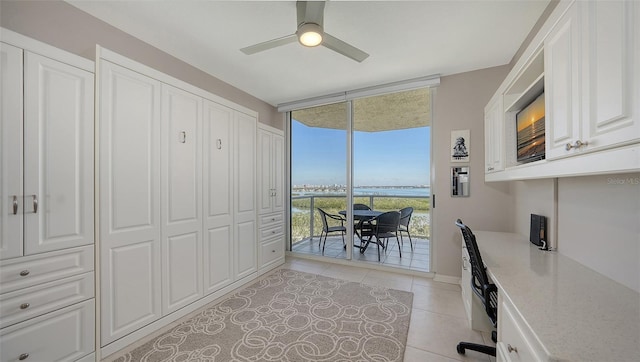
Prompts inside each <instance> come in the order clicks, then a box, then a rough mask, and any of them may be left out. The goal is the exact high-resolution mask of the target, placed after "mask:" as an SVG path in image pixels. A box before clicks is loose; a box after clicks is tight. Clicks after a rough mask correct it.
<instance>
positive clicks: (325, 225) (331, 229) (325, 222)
mask: <svg viewBox="0 0 640 362" xmlns="http://www.w3.org/2000/svg"><path fill="white" fill-rule="evenodd" d="M317 209H318V211H319V212H320V218H321V219H322V231H321V232H320V241H319V242H318V247H320V244H322V254H324V247H325V245H326V244H327V236H328V235H329V234H330V233H340V234H341V236H342V245H343V247H345V248H346V247H347V244H346V243H345V242H344V236H345V235H346V234H347V228H346V227H345V226H344V221H345V220H344V218H342V216H340V215H335V214H329V213H327V212H325V211H324V210H322V209H321V208H319V207H318V208H317ZM329 220H334V221H333V222H331V223H332V224H335V223H336V221H339V222H340V225H334V226H330V225H329V223H330V222H329ZM322 236H324V243H323V241H322Z"/></svg>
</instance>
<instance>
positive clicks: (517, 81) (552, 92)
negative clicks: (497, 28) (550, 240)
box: [485, 1, 640, 181]
mask: <svg viewBox="0 0 640 362" xmlns="http://www.w3.org/2000/svg"><path fill="white" fill-rule="evenodd" d="M639 14H640V4H638V3H637V2H633V1H606V2H604V1H602V2H601V1H596V2H581V1H561V2H560V3H559V4H558V5H557V7H556V9H555V10H554V12H553V13H552V14H551V15H550V16H549V18H548V19H547V22H546V23H545V24H544V25H543V26H542V28H541V29H540V31H539V33H538V34H537V35H536V37H534V39H533V41H532V42H531V44H530V46H529V47H528V48H527V50H525V52H524V54H523V57H522V58H521V59H520V60H519V61H518V62H517V63H516V65H515V66H514V68H513V70H512V72H511V73H510V74H509V75H508V76H507V79H505V81H504V82H503V84H502V85H501V86H500V88H499V89H498V91H497V92H496V95H495V96H494V97H493V98H492V101H491V102H490V103H489V104H488V105H487V108H486V110H485V118H495V116H491V112H492V109H495V104H496V102H497V100H496V99H502V100H503V103H504V109H503V113H502V114H503V115H504V128H501V129H502V130H503V131H504V136H503V138H502V140H503V143H502V144H503V145H504V159H505V167H504V170H502V171H500V172H492V171H493V170H489V168H488V167H487V168H486V171H487V174H486V176H485V179H486V180H487V181H505V180H522V179H530V178H545V177H562V176H578V175H592V174H605V173H617V172H637V171H640V156H639V154H640V143H639V141H640V106H639V103H640V101H639V98H640V74H639V73H640V66H639V63H640V46H639V43H640V40H639V39H640V36H638V35H637V34H639V33H640V32H639V28H640V27H639V26H638V24H637V23H638V20H640V15H639ZM535 76H538V77H539V78H537V79H536V78H535ZM527 84H530V86H529V88H528V89H527V90H524V91H523V92H519V91H514V89H516V90H519V89H521V86H520V85H527ZM514 85H518V86H514ZM542 92H544V94H545V96H544V99H545V115H544V116H545V122H544V128H545V130H544V142H545V151H546V152H545V158H544V159H542V160H538V161H535V162H530V163H523V162H520V161H518V158H517V157H516V154H517V147H518V146H517V145H518V144H520V145H522V140H518V139H517V138H516V135H517V134H520V135H521V133H518V132H517V131H516V114H518V112H519V111H521V110H522V109H523V108H524V107H525V106H526V105H527V104H528V102H530V101H531V100H532V99H533V97H535V96H536V95H539V94H540V93H542ZM485 135H486V136H485V143H486V144H487V148H489V149H490V147H492V146H491V145H493V144H496V140H495V139H494V137H495V131H491V132H490V129H488V130H485ZM486 156H487V160H486V161H487V164H488V163H489V162H494V160H493V159H492V157H494V156H493V155H490V154H489V153H487V155H486Z"/></svg>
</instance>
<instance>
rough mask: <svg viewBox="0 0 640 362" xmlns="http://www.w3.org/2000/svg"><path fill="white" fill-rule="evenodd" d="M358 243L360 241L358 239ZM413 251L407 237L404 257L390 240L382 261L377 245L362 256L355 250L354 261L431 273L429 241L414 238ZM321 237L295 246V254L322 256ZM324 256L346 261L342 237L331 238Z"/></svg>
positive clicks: (381, 252)
mask: <svg viewBox="0 0 640 362" xmlns="http://www.w3.org/2000/svg"><path fill="white" fill-rule="evenodd" d="M355 240H356V243H359V240H358V239H357V238H356V239H355ZM412 240H413V251H412V250H411V245H410V244H409V239H408V238H407V237H406V236H405V238H404V242H403V243H402V244H401V248H402V257H400V253H399V252H398V243H397V242H396V240H395V239H393V238H392V239H390V240H389V249H388V250H383V249H380V261H378V249H377V248H376V245H375V244H370V245H369V247H368V248H367V250H366V251H365V252H364V254H360V252H359V249H358V248H353V253H352V255H353V259H354V260H358V261H363V262H367V263H372V264H382V265H385V266H392V267H396V268H403V269H409V270H416V271H421V272H428V271H429V239H420V238H415V237H413V238H412ZM318 244H319V237H314V238H313V239H305V240H302V241H299V242H297V243H295V244H293V248H292V249H293V250H292V252H294V253H302V254H310V255H318V256H322V255H323V254H322V248H321V247H320V246H318ZM324 256H326V257H330V258H338V259H345V258H346V256H347V252H346V250H345V249H344V247H343V244H342V238H341V237H340V236H329V237H328V238H327V243H326V245H325V249H324Z"/></svg>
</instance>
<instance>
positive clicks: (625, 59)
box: [582, 1, 640, 149]
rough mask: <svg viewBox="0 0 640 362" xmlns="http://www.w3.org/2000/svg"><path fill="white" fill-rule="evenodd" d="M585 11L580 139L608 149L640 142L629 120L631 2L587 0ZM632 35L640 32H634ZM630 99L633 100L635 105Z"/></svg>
mask: <svg viewBox="0 0 640 362" xmlns="http://www.w3.org/2000/svg"><path fill="white" fill-rule="evenodd" d="M584 6H585V7H586V8H587V19H588V31H587V34H588V38H587V39H588V43H587V46H586V47H587V49H585V51H586V52H587V54H585V57H584V58H583V59H586V64H585V65H584V67H583V69H584V72H585V74H584V77H583V79H584V80H585V83H584V85H583V92H584V94H585V96H586V97H585V99H584V102H583V104H584V106H585V110H584V115H583V117H584V118H587V120H586V121H587V122H585V123H584V129H583V131H582V138H583V140H582V141H586V142H588V143H589V144H588V145H587V147H588V148H590V149H591V148H599V147H603V146H613V145H616V144H620V143H623V142H628V141H633V140H638V139H640V120H638V117H636V118H635V119H634V117H633V107H634V103H636V104H637V103H639V102H638V101H637V100H638V99H639V97H640V96H639V95H638V94H636V95H635V98H634V89H633V87H634V86H636V84H634V81H633V62H634V54H633V50H634V47H633V40H634V33H633V26H634V22H638V21H640V19H636V18H634V17H635V16H636V15H635V14H634V8H635V7H640V4H638V3H637V2H635V1H590V2H586V3H585V4H584ZM635 37H636V38H637V37H640V34H638V33H635ZM634 99H635V100H636V101H635V102H634Z"/></svg>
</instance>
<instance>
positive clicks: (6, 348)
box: [0, 299, 95, 362]
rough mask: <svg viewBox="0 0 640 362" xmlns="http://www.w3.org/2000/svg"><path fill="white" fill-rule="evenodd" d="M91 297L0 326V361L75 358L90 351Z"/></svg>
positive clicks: (91, 335)
mask: <svg viewBox="0 0 640 362" xmlns="http://www.w3.org/2000/svg"><path fill="white" fill-rule="evenodd" d="M94 327H95V324H94V299H90V300H87V301H85V302H82V303H78V304H74V305H72V306H69V307H66V308H64V309H60V310H57V311H55V312H51V313H47V314H45V315H42V316H40V317H36V318H33V319H30V320H28V321H26V322H22V323H18V324H15V325H13V326H10V327H7V328H4V329H2V330H0V360H1V361H18V360H25V361H27V362H28V361H49V362H53V361H75V360H77V359H79V358H81V357H83V356H86V355H88V354H89V353H91V352H93V351H94V349H95V348H94V346H95V342H94V339H95V338H94Z"/></svg>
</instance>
